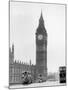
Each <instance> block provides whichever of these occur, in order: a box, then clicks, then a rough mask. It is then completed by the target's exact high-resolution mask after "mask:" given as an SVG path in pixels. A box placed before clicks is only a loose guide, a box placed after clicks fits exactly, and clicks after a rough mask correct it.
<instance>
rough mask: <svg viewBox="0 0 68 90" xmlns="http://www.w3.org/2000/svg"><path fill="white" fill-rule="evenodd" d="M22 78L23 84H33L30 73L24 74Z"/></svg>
mask: <svg viewBox="0 0 68 90" xmlns="http://www.w3.org/2000/svg"><path fill="white" fill-rule="evenodd" d="M21 78H22V84H30V83H32V75H31V73H30V72H27V71H25V72H23V73H22V77H21Z"/></svg>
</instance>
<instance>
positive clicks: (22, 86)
mask: <svg viewBox="0 0 68 90" xmlns="http://www.w3.org/2000/svg"><path fill="white" fill-rule="evenodd" d="M57 85H58V86H60V85H66V84H60V83H59V81H47V82H43V83H32V84H29V85H22V84H21V85H11V86H10V88H13V89H14V88H30V87H42V86H57Z"/></svg>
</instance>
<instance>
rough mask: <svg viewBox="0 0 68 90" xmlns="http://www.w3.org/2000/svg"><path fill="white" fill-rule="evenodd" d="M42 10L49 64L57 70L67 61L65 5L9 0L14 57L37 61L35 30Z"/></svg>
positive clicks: (52, 69)
mask: <svg viewBox="0 0 68 90" xmlns="http://www.w3.org/2000/svg"><path fill="white" fill-rule="evenodd" d="M41 9H42V13H43V19H44V22H45V28H46V30H47V33H48V46H47V67H48V71H49V72H51V71H53V72H54V71H56V70H58V67H59V66H63V65H65V6H64V5H56V4H38V3H23V2H11V3H10V45H12V43H14V48H15V59H17V60H21V61H23V62H28V63H29V60H30V59H31V61H32V63H33V64H35V62H36V46H35V44H36V42H35V33H36V29H37V27H38V24H39V18H40V15H41Z"/></svg>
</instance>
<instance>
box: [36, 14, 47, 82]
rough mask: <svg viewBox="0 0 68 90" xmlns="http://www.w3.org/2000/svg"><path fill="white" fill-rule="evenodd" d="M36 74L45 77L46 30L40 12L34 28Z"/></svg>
mask: <svg viewBox="0 0 68 90" xmlns="http://www.w3.org/2000/svg"><path fill="white" fill-rule="evenodd" d="M36 76H37V77H38V76H42V77H43V78H44V79H45V80H46V79H47V32H46V29H45V27H44V20H43V16H42V12H41V16H40V19H39V25H38V28H37V30H36Z"/></svg>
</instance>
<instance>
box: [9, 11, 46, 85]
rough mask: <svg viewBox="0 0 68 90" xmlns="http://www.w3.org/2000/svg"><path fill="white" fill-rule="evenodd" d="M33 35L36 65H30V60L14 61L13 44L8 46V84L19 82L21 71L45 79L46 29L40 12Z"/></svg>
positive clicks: (35, 77)
mask: <svg viewBox="0 0 68 90" xmlns="http://www.w3.org/2000/svg"><path fill="white" fill-rule="evenodd" d="M35 37H36V42H35V43H36V65H31V61H30V64H25V63H23V62H22V63H21V62H17V61H14V45H12V48H9V84H13V83H21V75H22V72H23V71H29V72H31V73H32V75H33V77H34V79H37V78H38V76H39V75H40V76H42V77H44V79H45V80H47V31H46V29H45V25H44V19H43V15H42V12H41V16H40V19H39V25H38V28H37V30H36V34H35Z"/></svg>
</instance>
